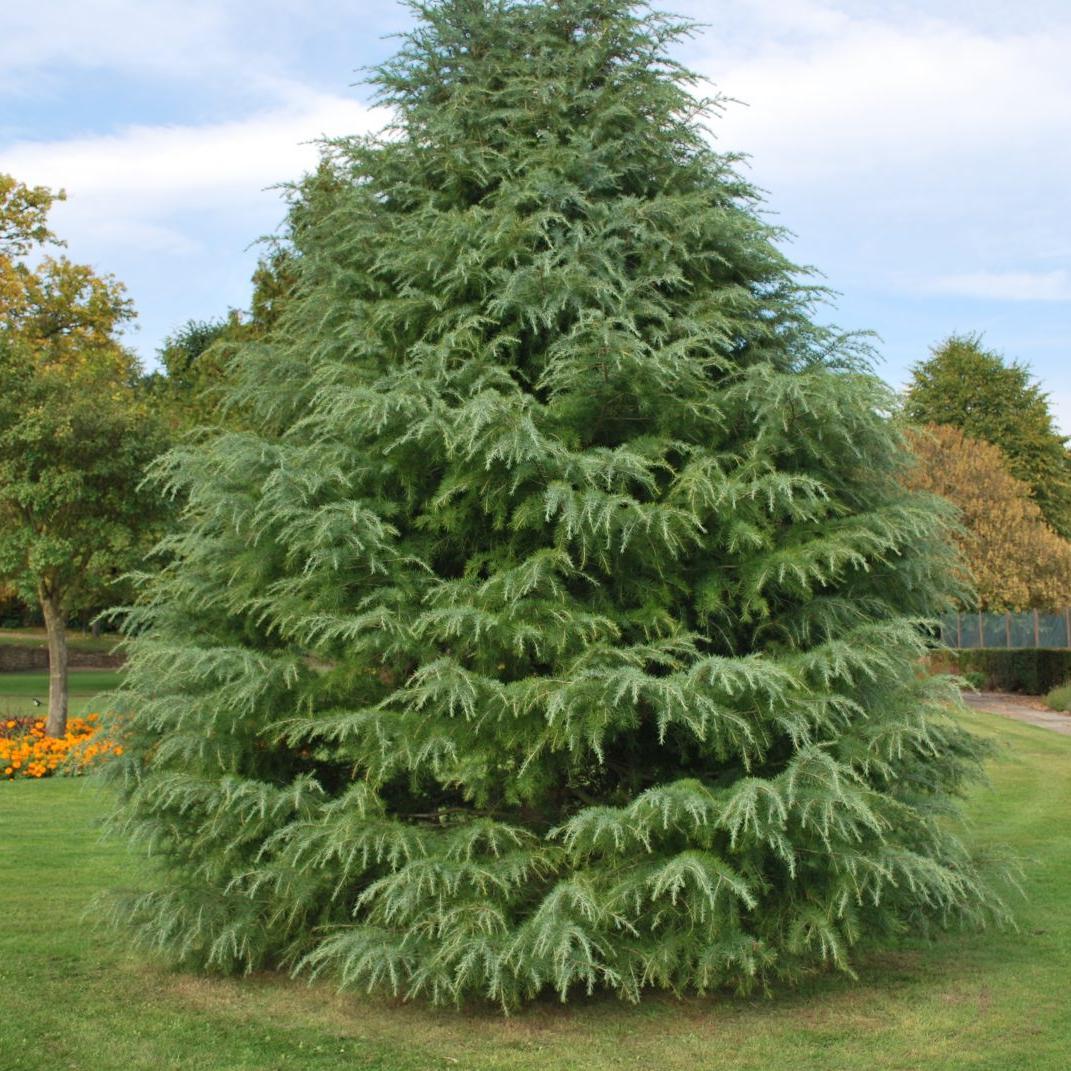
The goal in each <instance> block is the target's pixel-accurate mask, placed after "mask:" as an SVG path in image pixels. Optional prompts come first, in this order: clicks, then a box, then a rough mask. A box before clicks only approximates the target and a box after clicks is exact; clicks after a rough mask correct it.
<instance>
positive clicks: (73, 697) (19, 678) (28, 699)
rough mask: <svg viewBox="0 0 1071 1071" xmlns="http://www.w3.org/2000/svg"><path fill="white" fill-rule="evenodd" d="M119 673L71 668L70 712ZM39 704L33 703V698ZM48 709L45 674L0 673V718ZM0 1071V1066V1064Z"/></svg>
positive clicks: (82, 708)
mask: <svg viewBox="0 0 1071 1071" xmlns="http://www.w3.org/2000/svg"><path fill="white" fill-rule="evenodd" d="M119 679H120V674H119V671H116V670H107V669H75V670H71V672H70V675H69V676H68V680H67V686H68V688H69V690H70V703H69V709H70V713H71V714H83V713H85V712H86V711H88V710H89V709H90V708H91V707H92V706H94V702H93V701H94V699H96V697H97V696H98V695H99V694H100V693H101V692H108V691H111V690H112V689H113V688H115V687H117V686H118V684H119ZM35 699H36V700H37V702H38V703H40V704H41V705H40V706H36V705H35V704H34V700H35ZM47 712H48V674H47V673H38V672H36V671H35V672H27V673H0V717H12V716H14V715H24V714H39V715H40V716H41V717H44V716H45V714H46V713H47ZM0 1071H3V1065H2V1064H0Z"/></svg>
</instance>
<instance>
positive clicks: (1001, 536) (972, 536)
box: [909, 424, 1071, 611]
mask: <svg viewBox="0 0 1071 1071" xmlns="http://www.w3.org/2000/svg"><path fill="white" fill-rule="evenodd" d="M912 439H913V443H912V445H913V447H914V451H915V454H916V456H917V457H918V465H917V466H916V467H915V469H914V470H913V471H912V473H911V476H910V481H909V482H910V483H911V485H912V487H913V488H914V489H915V490H919V491H930V492H932V493H934V494H938V495H941V496H942V497H944V498H946V499H948V500H949V501H951V502H952V503H953V504H954V505H955V506H956V507H957V508H958V509H959V511H960V528H959V535H958V542H959V545H960V550H961V552H962V555H963V560H964V562H965V564H966V566H967V568H968V569H969V572H970V577H969V578H966V577H965V579H969V580H970V581H971V582H972V583H973V586H974V589H975V591H976V593H977V599H978V607H979V608H980V609H982V610H997V611H1001V610H1026V609H1057V608H1060V607H1064V606H1067V605H1069V604H1071V543H1069V542H1067V540H1065V539H1062V538H1061V537H1060V536H1058V535H1057V534H1056V533H1055V532H1054V531H1053V530H1052V529H1051V528H1050V527H1049V526H1048V525H1047V524H1046V523H1045V519H1044V517H1043V515H1042V513H1041V509H1040V507H1039V506H1038V504H1037V502H1035V501H1034V499H1033V498H1032V497H1031V495H1030V488H1029V487H1028V486H1027V485H1026V484H1025V483H1023V482H1022V481H1021V480H1017V479H1016V478H1015V477H1014V476H1013V475H1012V474H1011V471H1010V469H1009V465H1008V460H1007V458H1006V457H1005V456H1004V454H1003V453H1002V451H1001V450H1000V449H999V448H998V447H996V446H993V445H992V444H991V443H987V442H983V441H982V440H980V439H972V438H971V437H970V436H968V435H964V433H963V432H962V431H961V430H960V429H959V428H956V427H952V426H948V425H937V424H930V425H926V426H925V427H923V428H920V429H918V430H916V431H915V432H914V433H913V435H912Z"/></svg>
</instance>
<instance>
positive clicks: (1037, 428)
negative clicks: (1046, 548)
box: [905, 335, 1071, 539]
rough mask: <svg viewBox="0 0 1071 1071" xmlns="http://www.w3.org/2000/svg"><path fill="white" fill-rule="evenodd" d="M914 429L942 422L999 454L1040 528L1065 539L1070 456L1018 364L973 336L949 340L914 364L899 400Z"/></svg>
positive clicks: (1069, 517) (1070, 523)
mask: <svg viewBox="0 0 1071 1071" xmlns="http://www.w3.org/2000/svg"><path fill="white" fill-rule="evenodd" d="M905 410H906V413H907V416H908V418H909V419H911V420H913V421H914V422H915V423H917V424H947V425H951V426H953V427H957V428H959V429H961V430H962V431H963V432H964V434H966V435H968V436H970V437H971V438H972V439H981V440H982V441H983V442H988V443H992V444H993V445H994V446H997V447H999V448H1000V450H1001V451H1002V452H1003V454H1004V456H1005V457H1006V458H1007V462H1008V465H1009V467H1010V469H1011V473H1012V475H1013V476H1015V478H1016V479H1019V480H1022V481H1023V482H1024V483H1025V484H1026V485H1027V486H1028V487H1029V488H1030V493H1031V494H1032V495H1033V497H1034V499H1035V500H1036V501H1037V504H1038V506H1039V507H1040V508H1041V512H1042V515H1043V516H1044V518H1045V521H1046V523H1047V524H1048V525H1049V526H1050V527H1051V528H1052V529H1053V530H1054V531H1055V532H1056V533H1057V534H1059V535H1061V536H1063V537H1064V538H1065V539H1068V538H1071V455H1069V454H1068V450H1067V439H1066V437H1065V436H1063V435H1061V434H1060V432H1059V431H1058V430H1057V428H1056V425H1055V423H1054V421H1053V416H1052V411H1051V409H1050V406H1049V399H1048V395H1046V394H1045V392H1044V391H1043V390H1042V388H1041V385H1040V384H1039V383H1038V382H1037V381H1036V380H1035V379H1034V378H1033V376H1031V374H1030V370H1029V369H1028V368H1027V367H1026V366H1025V365H1022V364H1019V363H1018V362H1015V361H1012V362H1008V361H1006V360H1005V359H1004V358H1003V357H1002V356H1001V355H1000V354H999V353H994V352H993V351H992V350H987V349H986V348H985V347H984V346H983V345H982V340H981V337H980V336H978V335H953V336H952V337H951V338H948V339H946V340H945V341H944V342H942V343H941V344H940V345H939V346H937V347H935V349H934V351H933V354H932V355H931V357H930V358H929V360H926V361H923V362H921V363H920V364H918V365H916V366H915V368H914V369H913V372H912V380H911V383H910V385H909V387H908V390H907V396H906V398H905Z"/></svg>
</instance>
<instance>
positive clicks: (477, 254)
mask: <svg viewBox="0 0 1071 1071" xmlns="http://www.w3.org/2000/svg"><path fill="white" fill-rule="evenodd" d="M416 12H417V15H418V16H419V25H418V27H417V29H415V30H414V31H413V32H412V33H411V34H410V35H409V36H408V37H407V38H406V40H405V42H404V44H403V46H402V48H401V51H400V52H399V54H398V55H397V56H396V57H395V58H394V59H393V60H391V61H390V62H388V63H387V64H386V65H385V66H384V67H383V68H382V69H381V70H380V71H379V73H378V75H377V76H376V82H377V84H378V86H379V89H380V91H381V93H382V97H383V101H384V103H385V104H386V105H388V106H389V107H391V108H392V109H393V114H395V115H396V120H395V122H394V125H393V127H392V128H391V129H390V130H388V131H387V132H385V133H384V135H383V136H380V137H373V138H367V139H364V138H344V139H339V140H337V141H334V142H332V143H331V144H330V145H329V146H328V147H327V150H326V153H327V154H326V159H325V163H324V166H323V167H322V168H321V169H320V171H319V172H318V173H317V174H316V175H314V176H312V177H311V178H310V179H309V180H308V181H307V182H305V183H303V184H301V185H300V186H299V187H296V188H295V190H294V191H293V203H292V212H291V216H290V230H291V236H292V240H293V245H294V257H293V259H292V261H291V264H292V267H293V270H294V275H295V282H294V285H293V288H292V291H291V293H290V295H289V297H288V298H287V300H286V301H285V302H284V305H285V307H284V308H283V310H282V312H281V316H280V319H279V320H278V322H277V323H276V324H275V326H274V327H273V328H272V330H271V331H270V332H268V334H267V335H266V336H265V337H261V338H255V339H248V340H245V341H243V342H242V343H241V345H239V346H238V348H237V352H236V355H235V358H234V360H233V362H232V364H231V367H230V371H229V373H228V377H227V384H226V385H225V387H224V391H225V394H226V398H227V401H228V402H229V403H230V404H232V405H240V406H241V407H242V411H243V414H244V420H245V423H244V426H243V427H242V428H241V429H239V430H231V431H223V432H221V433H219V434H217V435H216V436H214V437H210V438H207V439H205V440H202V441H200V442H196V443H190V444H186V445H184V446H182V447H181V448H179V449H177V450H176V451H174V452H172V453H171V454H170V455H169V457H168V458H167V460H166V461H165V462H164V463H163V464H162V465H161V468H160V473H161V478H162V479H164V480H165V481H166V485H167V486H168V487H169V488H171V489H173V490H174V492H175V493H176V494H177V495H178V496H179V498H180V499H181V500H182V501H183V502H184V503H185V509H184V516H183V520H182V524H181V526H180V528H179V530H178V531H177V532H176V533H175V535H174V536H173V537H172V538H170V539H169V540H168V542H167V549H168V552H169V553H170V554H171V555H172V556H173V557H172V561H171V562H170V563H169V564H168V565H167V567H166V568H165V569H164V570H163V571H162V572H161V573H160V574H159V575H158V576H156V577H154V578H152V579H151V581H150V582H149V584H148V586H147V588H146V591H145V595H144V601H143V602H142V603H141V605H140V606H139V607H138V608H137V609H136V610H135V613H134V615H133V616H132V617H131V619H130V627H131V628H132V629H133V630H134V632H135V636H134V639H133V649H132V660H131V663H130V667H129V670H128V673H127V678H126V679H127V686H126V688H125V689H124V694H123V696H122V697H121V700H122V710H121V712H120V714H119V715H117V719H116V720H115V721H114V722H113V723H112V724H111V725H110V726H109V727H108V729H107V730H106V731H107V733H108V734H109V737H110V738H112V739H116V740H120V741H122V742H123V744H124V745H125V752H124V754H123V756H122V758H121V759H120V760H118V761H117V762H116V763H115V764H114V765H113V766H112V767H111V770H112V774H113V776H114V777H115V778H116V779H117V781H118V784H119V787H120V798H121V804H120V810H119V812H118V813H117V815H116V821H117V823H118V824H119V825H120V826H121V828H122V829H124V830H125V831H126V832H127V833H128V834H130V835H131V836H133V837H134V838H135V839H136V840H138V841H139V842H140V843H142V844H143V845H145V846H146V847H147V848H149V849H150V850H151V851H152V852H153V854H154V855H155V857H156V858H157V860H158V861H159V863H160V880H159V884H158V885H156V886H155V887H152V888H149V889H147V890H145V891H144V892H142V893H140V894H134V895H131V896H130V897H124V898H121V899H120V900H119V906H118V912H119V915H120V917H121V918H124V919H125V920H126V921H127V922H128V923H129V924H130V925H131V926H132V927H133V930H134V932H135V934H136V935H137V936H138V938H139V939H140V940H142V941H143V942H144V943H145V944H146V945H147V946H150V947H153V948H157V949H163V950H166V951H168V952H170V953H172V954H173V955H174V956H175V957H176V958H177V959H179V960H181V961H184V962H187V963H190V964H199V965H202V966H209V967H213V968H223V969H236V970H243V969H251V968H254V967H257V966H258V965H262V964H286V965H289V966H291V967H299V968H301V969H304V970H308V971H312V972H317V971H325V972H330V973H331V974H333V975H334V976H335V977H337V978H338V979H339V980H340V981H341V982H342V983H343V984H346V985H352V986H357V985H359V986H374V987H375V986H378V987H381V988H385V989H387V990H389V991H394V992H398V993H403V994H406V995H408V996H423V997H427V998H429V999H431V1000H435V1001H454V1000H462V999H465V998H466V997H469V996H477V997H485V998H490V999H492V1000H496V1001H499V1002H501V1003H502V1004H504V1005H506V1006H510V1005H515V1004H517V1003H519V1002H520V1001H523V1000H525V999H528V998H531V997H532V996H534V995H535V994H537V993H539V992H541V991H543V990H549V991H551V992H556V993H558V994H559V995H560V997H561V998H562V999H567V998H569V997H570V996H572V995H574V994H577V993H581V992H584V991H591V990H594V989H602V988H606V989H610V990H612V991H615V992H617V993H618V994H620V995H621V996H623V997H625V998H627V999H637V998H638V997H639V996H640V994H641V992H642V991H643V990H644V989H646V988H649V987H659V988H665V989H670V990H673V991H704V990H710V989H712V988H715V987H720V986H724V985H731V986H735V987H738V988H740V989H745V990H746V989H750V988H752V987H755V986H759V987H760V988H761V986H763V985H764V984H766V983H768V982H771V981H773V980H775V979H786V980H793V979H799V978H801V977H802V976H804V974H805V973H806V972H807V971H809V970H811V969H813V968H815V967H816V966H818V965H821V964H823V963H825V964H832V965H837V966H839V967H841V968H843V969H849V963H850V958H851V950H852V948H853V946H855V945H857V944H858V943H859V942H860V941H863V940H864V939H867V940H870V939H877V938H880V937H881V936H882V935H885V934H894V933H902V932H905V931H912V932H917V931H919V930H923V929H926V928H927V927H933V926H944V925H959V924H961V923H963V922H967V923H972V924H973V923H978V922H982V921H984V920H986V919H991V918H993V917H994V916H998V917H999V916H1002V914H1003V912H1004V908H1003V907H1002V905H1001V902H1000V897H999V895H998V894H997V892H995V891H994V889H993V887H992V886H991V885H990V884H989V883H988V879H987V877H986V876H985V874H984V872H983V870H982V869H981V868H980V867H979V865H978V864H977V862H976V861H975V859H974V858H973V857H972V855H971V853H970V852H969V851H968V850H967V849H966V848H965V847H964V845H963V844H962V843H961V842H960V840H959V839H957V836H956V835H955V833H954V831H953V825H952V823H950V822H949V821H948V818H949V816H950V815H951V814H952V813H954V810H955V805H954V797H955V796H956V794H957V793H959V792H960V791H962V789H963V787H964V786H965V785H966V784H968V783H969V782H970V781H971V780H972V778H974V777H975V776H976V774H977V772H978V763H979V760H980V759H981V758H982V756H983V755H984V754H985V748H984V746H983V745H982V744H981V743H980V742H979V741H978V740H977V739H975V738H974V737H972V736H971V735H970V734H968V733H967V732H965V731H964V730H963V729H962V728H961V727H960V726H959V725H958V724H957V722H956V721H955V720H954V719H953V718H951V717H950V710H949V707H950V704H952V703H953V702H955V701H956V694H955V689H954V686H953V685H952V684H950V683H949V682H948V681H947V680H943V679H941V678H933V677H928V676H926V675H925V674H923V673H921V672H920V671H919V660H920V658H921V657H922V655H923V654H924V652H925V650H926V645H925V639H924V629H923V628H920V627H919V626H920V623H922V622H925V621H927V620H931V619H932V617H933V615H935V614H936V613H938V612H939V611H941V610H943V609H944V608H945V607H946V606H948V605H949V601H948V593H949V591H950V590H951V585H952V581H951V579H950V576H949V571H950V569H951V561H952V551H951V549H950V548H949V547H948V545H947V542H946V520H947V517H946V514H947V513H950V512H951V511H950V510H949V509H948V508H947V507H944V506H942V505H941V504H940V503H939V500H937V499H936V498H934V497H932V496H926V495H919V494H916V493H914V492H910V491H908V490H907V489H905V488H904V486H903V480H902V477H903V473H904V469H905V466H906V465H907V464H908V463H909V461H910V458H909V455H908V453H907V451H906V449H905V446H904V442H903V440H902V437H901V435H900V433H899V431H898V430H897V426H896V425H895V424H894V423H893V422H892V420H891V419H889V417H888V416H887V414H888V413H889V412H890V410H891V409H892V408H893V407H894V399H893V398H892V397H891V395H890V394H889V392H888V391H887V389H886V388H885V387H884V386H883V385H882V384H881V383H880V381H878V380H877V379H876V378H875V377H873V376H872V375H871V374H870V373H869V372H868V370H867V367H866V364H865V361H864V360H863V359H862V358H861V356H860V353H859V346H858V344H857V343H856V342H855V341H854V340H852V339H850V338H848V339H846V338H843V337H841V336H839V335H838V334H836V333H834V332H832V331H831V330H828V329H825V328H823V327H821V326H818V325H817V324H816V323H815V322H814V319H813V303H814V301H815V299H816V298H817V297H818V294H817V292H816V291H815V290H814V288H813V287H812V286H811V285H810V284H809V283H808V281H807V280H806V279H805V278H801V276H800V274H799V273H798V272H797V271H796V269H795V268H794V267H793V266H792V265H791V264H790V263H789V262H788V261H786V259H785V257H784V256H783V254H782V253H781V252H780V250H779V248H778V246H777V239H778V238H779V237H780V235H779V233H778V232H777V231H776V230H774V229H772V228H771V226H770V225H769V224H768V223H767V222H766V221H765V219H764V216H763V214H762V213H761V212H760V211H759V209H758V204H757V197H756V193H755V191H754V190H753V189H752V187H750V186H749V185H748V183H747V182H746V181H745V180H744V179H743V178H742V177H741V176H740V175H739V173H738V172H737V170H736V169H735V158H734V157H732V156H728V155H724V154H721V153H719V152H717V151H715V150H714V149H713V148H712V147H711V145H710V143H709V141H708V140H707V137H706V135H705V133H704V131H703V129H702V127H701V126H700V121H701V118H702V117H703V116H704V115H706V116H707V117H708V118H710V117H712V116H713V114H714V112H716V108H712V107H706V108H705V107H704V105H703V104H702V102H699V101H697V100H695V99H694V98H693V97H692V96H691V95H690V93H689V91H688V86H689V85H690V84H691V79H690V76H689V75H688V74H687V73H686V72H684V71H682V70H681V69H680V68H679V67H678V66H677V65H676V64H675V63H674V61H673V60H672V58H671V55H670V51H669V50H670V49H671V48H672V46H673V44H674V42H676V41H677V40H678V39H679V38H680V37H681V36H682V35H683V34H685V33H687V32H688V30H689V27H688V26H687V25H686V24H683V23H681V22H678V21H677V20H675V19H673V18H670V17H667V16H662V15H657V14H652V13H650V12H649V11H648V10H647V9H646V8H643V7H639V6H638V5H634V4H632V3H626V2H624V0H554V2H546V3H542V2H524V3H520V2H512V0H487V2H484V0H440V2H435V3H429V4H421V5H419V6H418V7H417V8H416Z"/></svg>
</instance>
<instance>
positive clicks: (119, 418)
mask: <svg viewBox="0 0 1071 1071" xmlns="http://www.w3.org/2000/svg"><path fill="white" fill-rule="evenodd" d="M51 201H52V197H51V195H50V194H49V193H48V191H47V190H42V189H40V188H33V189H29V188H27V187H25V186H22V185H20V184H18V183H16V182H15V181H14V180H13V179H10V178H8V177H7V176H0V240H2V242H3V245H2V246H0V579H3V580H6V581H9V582H12V583H14V584H15V586H16V587H17V588H18V590H19V592H20V594H21V595H22V596H23V597H24V598H27V599H33V600H36V601H37V603H38V604H39V605H40V607H41V611H42V614H43V616H44V620H45V627H46V629H47V632H48V649H49V667H50V671H49V672H50V679H49V710H48V722H47V731H48V733H49V734H50V735H53V736H61V735H62V734H63V732H64V729H65V726H66V719H67V641H66V625H67V618H68V616H69V614H70V613H71V611H72V610H73V609H75V608H76V607H77V605H78V604H79V600H80V599H81V598H83V597H85V595H86V594H87V593H89V592H93V593H95V594H97V595H99V592H100V590H101V588H102V585H104V584H105V583H106V582H107V581H108V579H109V578H111V577H112V576H114V575H115V574H117V573H118V572H119V571H120V570H121V569H123V568H124V567H125V566H127V565H128V564H130V562H131V561H132V559H134V558H136V557H137V550H138V546H139V540H138V533H139V532H140V531H141V530H143V527H144V526H145V525H146V524H147V523H149V522H150V521H151V519H152V516H153V514H154V512H155V504H156V502H157V496H156V494H155V492H151V491H146V490H143V489H141V488H140V486H139V485H140V484H141V481H142V478H143V477H144V475H145V469H146V465H147V463H148V461H149V460H151V458H152V457H153V456H155V455H156V454H157V453H159V451H160V450H161V449H162V447H163V442H162V440H161V438H160V436H159V434H158V430H157V425H156V423H155V422H154V420H153V419H152V417H151V416H150V414H149V413H148V411H147V409H146V407H145V406H144V404H143V401H142V399H141V398H140V396H139V394H138V391H137V386H136V384H137V380H138V372H139V370H138V368H137V363H136V361H135V360H134V358H133V357H132V355H131V354H130V353H129V351H127V350H126V349H125V348H124V347H123V346H122V345H121V344H120V342H119V340H118V338H117V332H118V330H119V328H120V327H121V325H122V324H123V323H125V322H126V321H128V320H129V319H130V318H131V317H132V316H133V310H132V308H131V304H130V302H129V300H128V299H127V297H126V294H125V292H124V290H123V288H122V286H121V285H120V284H119V283H117V282H116V281H115V280H114V279H113V278H111V277H110V276H101V275H98V274H97V273H96V272H94V271H93V270H92V269H91V268H89V267H86V266H85V265H80V264H74V263H72V262H70V261H69V260H67V259H66V258H64V257H44V258H43V259H42V260H41V262H40V263H39V264H38V265H37V266H36V267H34V266H31V265H30V264H28V263H27V261H26V256H27V254H29V253H31V252H32V251H33V250H34V249H35V247H37V246H38V245H39V244H40V243H41V242H46V241H50V240H51V239H52V235H51V234H50V232H49V231H48V229H47V225H46V219H47V212H48V208H49V206H50V204H51Z"/></svg>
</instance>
